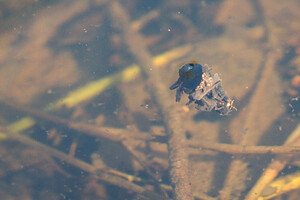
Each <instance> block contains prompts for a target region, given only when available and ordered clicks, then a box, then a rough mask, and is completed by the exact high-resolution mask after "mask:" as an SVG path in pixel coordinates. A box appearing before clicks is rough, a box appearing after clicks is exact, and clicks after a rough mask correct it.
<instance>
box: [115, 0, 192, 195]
mask: <svg viewBox="0 0 300 200" xmlns="http://www.w3.org/2000/svg"><path fill="white" fill-rule="evenodd" d="M110 13H111V15H112V18H113V22H114V23H115V27H118V28H120V29H121V30H122V31H123V33H124V37H125V41H126V43H127V44H128V46H129V48H130V51H131V52H132V53H133V54H134V55H135V57H136V59H137V62H138V64H139V65H140V66H141V69H142V75H143V76H144V77H146V78H148V83H150V84H147V87H148V88H149V89H150V91H151V93H152V94H153V96H154V97H155V99H156V100H157V102H158V104H159V107H160V109H161V113H162V115H163V118H164V121H165V122H166V132H167V134H168V136H169V141H168V149H169V164H170V176H171V182H172V185H173V193H174V196H175V199H177V200H192V199H194V198H193V195H192V187H191V182H190V179H189V174H188V172H189V170H188V154H187V152H186V138H185V131H184V130H183V125H182V120H181V117H180V114H179V112H178V111H177V110H176V109H174V107H173V104H171V103H170V101H168V100H169V99H170V98H169V96H168V94H169V91H168V87H167V86H166V85H164V84H163V83H162V80H163V79H162V77H161V74H160V71H158V70H155V69H152V70H151V69H150V68H151V66H152V65H153V63H152V56H151V55H150V53H149V52H148V50H147V47H146V46H145V43H144V40H143V38H142V36H141V35H140V34H139V33H138V32H137V31H135V30H133V29H132V28H131V26H130V25H131V24H130V19H129V16H128V14H127V13H126V11H125V10H124V9H123V6H121V5H120V3H119V2H118V1H112V2H111V5H110Z"/></svg>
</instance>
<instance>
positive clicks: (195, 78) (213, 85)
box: [170, 63, 235, 115]
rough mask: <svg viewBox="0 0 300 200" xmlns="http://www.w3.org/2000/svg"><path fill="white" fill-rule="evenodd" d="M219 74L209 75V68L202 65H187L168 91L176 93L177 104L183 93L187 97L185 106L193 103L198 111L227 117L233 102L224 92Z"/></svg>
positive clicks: (232, 107) (182, 68)
mask: <svg viewBox="0 0 300 200" xmlns="http://www.w3.org/2000/svg"><path fill="white" fill-rule="evenodd" d="M221 82H222V80H221V78H220V76H219V74H217V73H216V74H214V75H212V74H211V68H210V67H209V66H208V65H206V64H204V65H203V66H202V65H200V64H197V63H188V64H185V65H183V66H182V67H181V69H180V70H179V78H178V80H177V81H176V82H175V83H174V84H173V85H171V87H170V89H171V90H174V89H176V88H177V91H176V101H177V102H179V101H180V99H181V96H182V94H183V92H184V93H186V94H188V95H189V102H188V103H187V105H189V104H191V103H192V102H195V104H196V109H198V110H200V111H212V110H213V109H214V110H216V111H217V112H218V113H219V114H220V115H228V114H229V113H230V112H231V111H232V109H235V107H234V106H233V102H234V100H232V99H231V98H229V97H228V96H227V95H226V93H225V92H224V89H223V86H222V83H221Z"/></svg>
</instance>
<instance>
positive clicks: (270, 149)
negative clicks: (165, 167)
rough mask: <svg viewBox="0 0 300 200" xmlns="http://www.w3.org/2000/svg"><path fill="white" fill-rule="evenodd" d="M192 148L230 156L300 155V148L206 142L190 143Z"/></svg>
mask: <svg viewBox="0 0 300 200" xmlns="http://www.w3.org/2000/svg"><path fill="white" fill-rule="evenodd" d="M188 145H189V146H190V147H192V148H202V149H207V150H213V151H220V152H223V153H228V154H299V153H300V147H299V146H249V145H235V144H223V143H212V142H206V141H188Z"/></svg>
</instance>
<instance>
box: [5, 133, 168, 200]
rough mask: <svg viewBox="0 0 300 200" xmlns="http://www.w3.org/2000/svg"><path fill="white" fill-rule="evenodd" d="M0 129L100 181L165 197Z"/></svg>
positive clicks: (153, 196)
mask: <svg viewBox="0 0 300 200" xmlns="http://www.w3.org/2000/svg"><path fill="white" fill-rule="evenodd" d="M0 131H1V132H2V133H3V134H5V135H6V136H7V137H8V138H11V139H14V140H17V141H19V142H21V143H23V144H26V145H28V146H30V147H33V148H35V149H38V150H40V151H43V152H45V153H47V154H49V155H51V156H53V157H55V158H58V159H60V160H61V161H63V162H67V163H69V164H71V165H74V166H76V167H78V168H80V169H81V170H83V171H86V172H89V173H91V174H94V176H95V178H98V179H100V180H102V181H105V182H107V183H109V184H112V185H116V186H118V187H121V188H125V189H127V190H130V191H133V192H135V193H138V194H141V195H143V196H145V197H147V199H149V200H151V199H159V200H164V199H166V198H165V197H162V196H160V195H158V194H156V193H154V192H152V191H149V190H145V189H144V188H143V187H141V186H139V185H136V184H134V183H132V182H129V181H127V180H125V179H122V178H120V177H117V176H113V175H111V174H109V173H107V172H106V171H107V170H98V169H99V168H98V167H95V166H93V165H90V164H88V163H86V162H84V161H81V160H79V159H76V158H74V157H72V156H70V155H67V154H65V153H62V152H60V151H58V150H56V149H53V148H51V147H49V146H46V145H44V144H41V143H39V142H37V141H35V140H33V139H31V138H29V137H27V136H25V135H22V134H19V133H16V132H12V131H10V130H8V129H7V128H4V127H0Z"/></svg>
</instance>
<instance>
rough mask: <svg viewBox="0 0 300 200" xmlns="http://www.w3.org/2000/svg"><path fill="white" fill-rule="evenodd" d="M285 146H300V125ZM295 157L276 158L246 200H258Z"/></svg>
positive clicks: (282, 156) (290, 155) (283, 156)
mask: <svg viewBox="0 0 300 200" xmlns="http://www.w3.org/2000/svg"><path fill="white" fill-rule="evenodd" d="M284 145H289V146H290V145H298V146H299V145H300V124H299V125H298V126H297V127H296V129H295V130H294V131H293V132H292V133H291V135H290V136H289V138H288V139H287V140H286V142H285V144H284ZM293 156H294V155H292V154H289V155H281V156H278V157H277V158H275V159H274V160H273V161H272V162H271V163H270V164H269V166H268V168H267V169H265V170H264V172H263V174H262V176H261V177H260V178H259V180H258V181H257V183H256V184H255V185H254V186H253V187H252V189H251V190H250V192H249V193H248V195H247V196H246V198H245V199H246V200H255V199H257V198H258V197H259V196H260V194H261V193H262V191H263V190H264V188H265V187H266V186H267V185H268V184H269V183H270V182H271V181H272V180H274V178H276V176H277V175H278V173H279V172H280V171H281V170H282V169H283V168H284V167H285V166H286V164H287V163H288V162H289V161H290V160H291V159H292V158H293Z"/></svg>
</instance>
